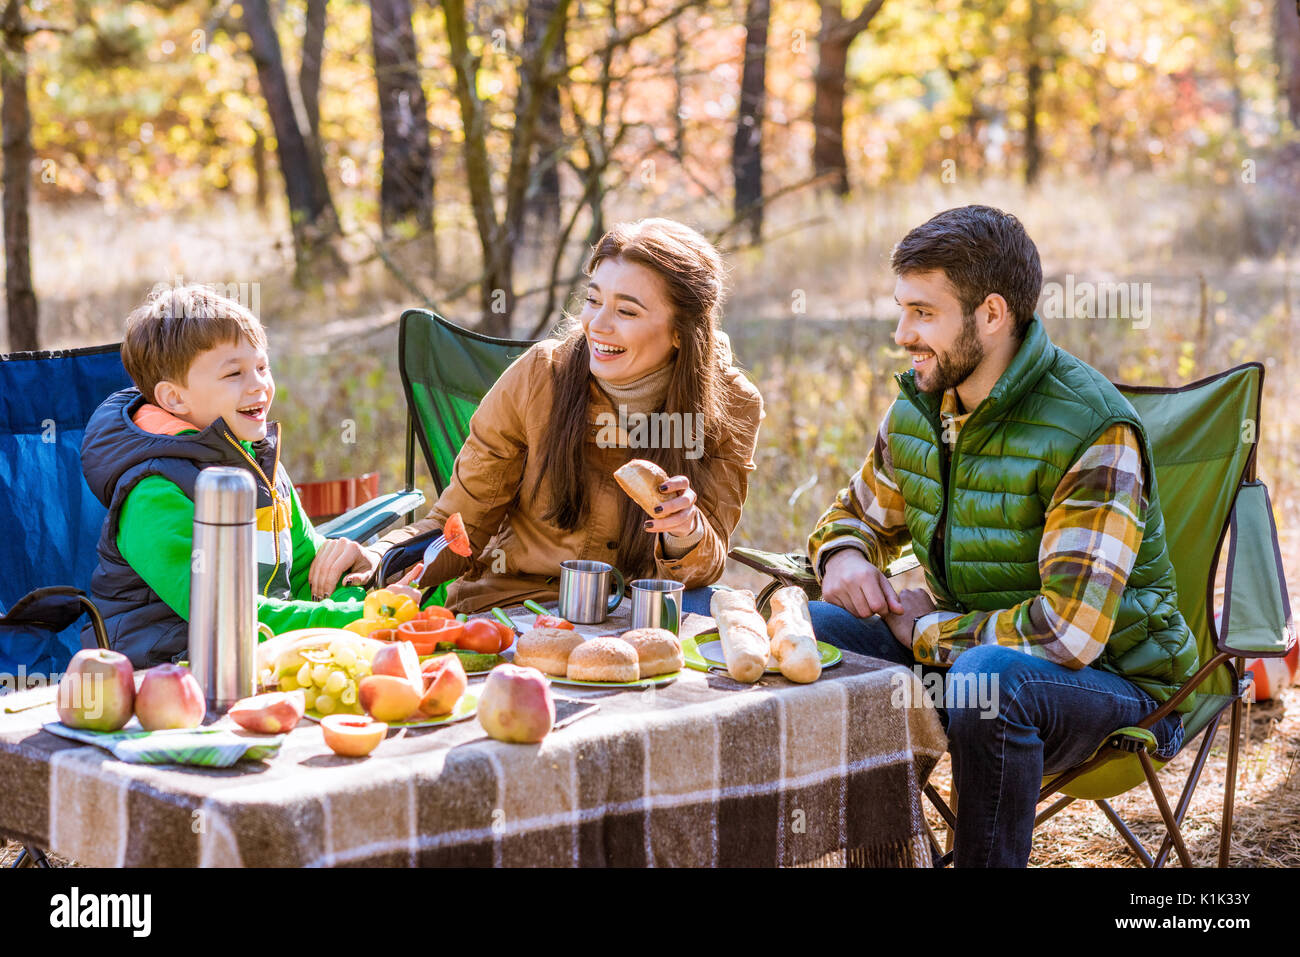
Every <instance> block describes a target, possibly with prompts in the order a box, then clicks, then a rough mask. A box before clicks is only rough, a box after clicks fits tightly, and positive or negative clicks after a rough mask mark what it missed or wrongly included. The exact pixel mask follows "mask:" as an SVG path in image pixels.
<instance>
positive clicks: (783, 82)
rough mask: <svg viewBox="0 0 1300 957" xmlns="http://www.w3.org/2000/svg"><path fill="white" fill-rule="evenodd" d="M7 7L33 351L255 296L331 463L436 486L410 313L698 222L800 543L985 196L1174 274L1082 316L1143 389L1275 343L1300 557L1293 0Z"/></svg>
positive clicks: (539, 327)
mask: <svg viewBox="0 0 1300 957" xmlns="http://www.w3.org/2000/svg"><path fill="white" fill-rule="evenodd" d="M0 25H2V27H3V38H4V73H3V91H2V92H3V132H4V212H5V245H6V306H7V312H6V319H7V321H6V323H5V324H4V326H3V327H0V329H2V330H3V331H0V349H3V350H5V351H9V350H23V349H33V348H59V347H71V346H81V345H90V344H95V343H106V342H113V341H116V340H117V339H118V338H120V333H121V323H122V320H123V318H124V317H125V315H126V314H127V312H128V311H129V310H130V309H131V308H132V307H133V306H134V305H135V304H137V303H138V302H139V301H140V300H141V299H142V298H143V297H144V296H145V295H146V294H147V293H148V291H149V290H150V289H151V288H152V287H154V286H155V285H157V284H159V283H165V284H171V283H181V282H190V281H201V282H213V283H220V284H224V285H225V286H227V288H232V289H233V288H240V289H247V290H248V295H249V296H250V297H254V296H255V297H256V300H255V305H256V306H257V307H258V310H259V312H260V314H261V316H262V318H263V320H264V322H265V323H266V324H267V326H268V329H269V331H270V334H271V338H272V358H273V363H274V368H275V371H276V377H277V382H278V385H279V389H280V392H279V396H278V398H277V411H276V417H278V418H279V419H281V420H282V421H283V422H284V424H285V429H286V437H287V440H286V443H285V448H286V455H287V457H286V465H287V466H288V467H289V469H290V472H291V474H293V475H294V476H295V478H296V479H297V480H299V481H304V480H308V479H313V478H314V479H322V478H339V477H348V476H354V475H359V474H361V473H363V472H369V471H375V470H378V471H379V472H380V473H381V477H382V485H383V486H384V487H385V488H391V487H396V486H397V484H398V483H399V482H400V479H401V462H402V451H403V441H402V436H403V433H404V422H405V413H404V406H403V403H402V399H401V392H400V380H399V378H398V375H397V372H396V368H395V362H396V338H395V332H396V325H395V324H396V320H397V317H398V315H399V314H400V312H401V310H402V309H404V308H408V307H411V306H427V307H430V308H435V309H437V310H438V311H439V312H441V313H442V314H443V315H445V316H447V317H449V318H451V319H453V320H454V321H457V322H459V323H462V324H464V325H469V326H475V327H477V328H480V329H481V330H483V331H485V332H489V333H493V334H497V335H513V336H516V337H530V338H531V337H537V336H541V335H544V334H545V333H546V331H547V330H548V329H549V328H551V327H552V326H553V325H554V324H555V322H556V321H557V319H558V318H559V317H560V315H561V311H562V310H563V309H564V308H565V307H566V304H569V303H571V302H572V301H573V299H574V297H575V293H576V292H577V290H579V289H580V288H581V286H580V283H579V280H580V268H581V264H582V262H583V259H584V256H585V254H586V252H587V251H588V250H589V249H590V245H591V243H592V242H593V241H594V239H595V238H596V237H598V236H599V235H600V233H601V232H602V231H603V229H604V228H606V227H607V226H608V225H609V224H611V223H613V222H616V221H619V220H622V219H628V218H639V217H643V216H649V215H659V216H671V217H676V218H679V219H683V220H685V221H687V222H689V223H691V224H692V225H695V226H696V227H698V228H699V229H701V230H702V231H703V232H705V233H706V235H709V236H710V237H711V238H713V239H715V240H716V241H717V242H718V243H719V245H720V246H721V247H722V248H723V250H724V252H725V255H726V258H727V260H728V263H729V266H730V269H731V276H730V294H729V300H728V304H727V310H726V317H725V320H724V328H725V329H726V331H727V332H728V334H729V335H730V337H731V340H732V343H733V347H734V349H735V352H736V355H737V358H738V360H739V361H740V362H741V363H742V364H743V365H744V367H745V368H746V369H747V370H748V371H749V373H750V375H751V377H752V378H753V379H754V381H755V382H756V383H757V384H758V385H759V387H760V388H761V389H762V391H763V393H764V396H765V399H766V402H767V413H768V417H767V420H766V422H765V424H764V427H763V430H762V433H761V435H760V449H759V455H758V471H757V473H756V474H755V477H754V482H753V484H752V486H751V492H750V500H749V505H748V506H747V508H746V512H745V517H744V519H743V521H742V524H741V526H740V529H739V531H738V535H737V543H738V544H750V545H758V546H762V547H767V548H774V549H787V548H791V547H799V546H800V545H801V543H802V541H803V538H804V536H805V535H806V533H807V530H808V529H809V527H810V525H811V523H812V521H813V520H814V519H815V517H816V515H817V514H818V513H819V512H820V511H821V509H822V508H824V506H825V505H826V503H827V502H828V501H829V500H830V498H831V496H833V495H834V492H835V491H836V489H837V488H839V487H840V485H841V484H842V483H843V481H844V478H845V476H846V475H847V473H848V471H849V470H850V469H852V468H854V467H856V465H857V464H858V463H859V462H860V459H861V456H862V454H863V453H864V452H865V450H866V448H867V445H868V441H869V437H870V435H871V434H872V432H873V430H874V428H875V424H876V422H877V421H878V418H879V415H880V414H881V412H882V411H883V409H884V407H885V405H886V404H887V402H888V401H889V400H890V398H891V397H892V395H893V391H894V385H893V381H892V375H893V373H894V372H896V371H898V370H899V369H900V368H902V367H903V363H904V360H903V356H902V353H901V351H900V350H898V349H896V348H895V347H894V345H893V342H892V333H893V327H894V321H895V318H896V315H895V312H894V306H893V303H892V288H893V277H892V275H891V274H890V272H889V270H888V266H887V260H888V253H889V249H890V247H891V246H892V245H893V244H894V243H895V242H896V241H897V240H898V239H899V238H901V236H902V235H903V234H904V233H905V232H906V230H907V229H908V228H910V227H911V226H913V225H916V224H917V223H919V222H921V221H923V220H924V219H926V218H928V217H929V216H930V215H932V214H933V213H935V212H937V211H939V210H941V209H944V208H947V207H950V206H955V205H960V204H962V203H967V202H984V203H989V204H991V205H995V206H999V207H1001V208H1005V209H1008V210H1011V211H1013V212H1015V213H1016V214H1017V215H1018V216H1020V217H1021V218H1022V219H1023V220H1024V221H1025V223H1026V225H1027V227H1028V229H1029V231H1030V234H1031V236H1033V237H1034V238H1035V240H1036V241H1037V243H1038V245H1039V248H1040V251H1041V253H1042V257H1043V262H1044V269H1045V273H1046V276H1045V278H1046V279H1047V280H1048V281H1049V282H1062V283H1064V282H1065V281H1066V279H1067V277H1069V278H1070V279H1071V281H1073V282H1076V283H1077V282H1089V283H1094V284H1100V283H1115V282H1125V283H1130V282H1131V283H1139V284H1141V283H1148V284H1150V285H1149V290H1150V292H1149V300H1150V301H1149V302H1148V303H1147V304H1146V305H1147V307H1148V308H1149V312H1150V322H1149V323H1148V324H1146V325H1145V326H1143V324H1142V323H1140V322H1135V321H1133V317H1132V316H1130V315H1128V314H1121V315H1107V314H1104V311H1098V312H1096V313H1093V314H1086V313H1085V314H1078V313H1077V312H1074V313H1072V314H1070V315H1061V316H1047V317H1046V318H1047V321H1048V326H1049V331H1050V332H1051V334H1052V336H1053V337H1054V338H1055V339H1056V340H1057V341H1058V342H1060V343H1061V344H1063V345H1065V346H1066V347H1067V348H1069V349H1071V350H1072V351H1075V352H1077V353H1078V354H1080V355H1082V356H1084V357H1085V358H1086V359H1087V360H1088V361H1089V362H1091V363H1093V364H1094V365H1096V366H1097V367H1098V368H1100V369H1101V370H1102V371H1104V372H1105V373H1106V374H1107V375H1109V376H1111V377H1112V378H1115V379H1118V380H1123V381H1128V382H1137V383H1179V382H1185V381H1189V380H1191V379H1193V378H1197V377H1200V376H1202V375H1205V374H1208V373H1209V372H1212V371H1216V370H1218V369H1221V368H1224V367H1226V366H1228V365H1231V364H1235V363H1238V362H1242V361H1246V360H1251V359H1258V360H1260V361H1263V362H1265V363H1266V365H1267V366H1268V370H1269V371H1268V376H1267V393H1266V400H1265V407H1264V417H1263V424H1262V433H1261V438H1262V441H1263V443H1264V444H1263V446H1262V447H1261V472H1262V473H1263V475H1264V476H1265V478H1266V479H1267V480H1268V481H1270V482H1271V484H1272V486H1273V489H1274V500H1275V503H1276V505H1277V508H1278V519H1279V525H1281V526H1282V527H1283V529H1284V535H1285V536H1286V537H1287V542H1286V547H1287V550H1288V553H1289V554H1290V555H1293V556H1294V555H1295V554H1296V539H1295V534H1294V532H1293V531H1292V530H1293V529H1296V528H1298V527H1300V521H1298V520H1297V519H1300V496H1298V495H1297V491H1298V488H1300V485H1298V483H1297V481H1296V479H1295V475H1296V471H1297V466H1300V452H1298V451H1297V444H1298V443H1297V435H1296V430H1295V429H1294V427H1293V424H1292V418H1293V415H1294V413H1293V411H1292V410H1293V409H1294V408H1295V407H1296V399H1297V397H1298V395H1300V389H1298V388H1297V387H1296V385H1295V383H1294V378H1295V376H1296V373H1297V354H1298V352H1300V318H1297V311H1298V309H1300V301H1298V298H1297V297H1298V295H1300V293H1298V291H1297V286H1298V285H1300V283H1298V282H1297V277H1296V275H1295V267H1296V252H1297V240H1298V234H1297V224H1298V221H1300V212H1298V211H1297V210H1298V207H1300V202H1298V199H1300V143H1298V142H1297V138H1296V132H1297V128H1298V127H1300V18H1298V17H1297V10H1296V4H1295V2H1294V0H1205V2H1176V0H1139V2H1132V0H1098V2H1095V3H1087V2H1082V0H1037V2H1035V0H993V2H989V3H978V4H977V3H969V2H959V0H937V2H933V3H929V2H918V0H869V2H868V3H866V4H865V5H859V4H858V3H857V0H441V2H424V0H372V2H370V3H363V2H358V0H282V2H276V0H242V2H230V0H218V2H213V0H154V2H130V3H118V2H103V0H3V20H2V23H0ZM420 480H421V482H423V483H424V485H425V488H426V492H428V493H430V494H432V492H433V489H432V487H431V485H430V483H429V482H428V478H427V476H426V475H423V473H421V479H420ZM1293 567H1296V566H1295V563H1294V562H1293Z"/></svg>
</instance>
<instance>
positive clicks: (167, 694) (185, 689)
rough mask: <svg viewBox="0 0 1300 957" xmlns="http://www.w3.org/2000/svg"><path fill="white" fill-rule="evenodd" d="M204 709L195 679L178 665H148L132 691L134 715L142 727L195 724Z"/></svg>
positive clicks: (203, 713) (205, 706)
mask: <svg viewBox="0 0 1300 957" xmlns="http://www.w3.org/2000/svg"><path fill="white" fill-rule="evenodd" d="M207 711H208V709H207V705H205V704H204V702H203V689H202V688H200V687H199V682H198V680H197V679H196V678H195V677H194V676H193V675H192V674H190V669H188V668H182V667H181V666H180V665H170V664H168V665H158V666H156V667H153V668H150V669H149V670H148V671H146V672H145V673H144V681H142V682H141V683H140V690H139V691H137V692H136V695H135V716H136V717H137V718H139V719H140V725H141V727H143V728H144V729H145V730H146V731H162V730H165V729H170V728H197V727H198V726H199V725H200V724H202V723H203V716H204V715H205V714H207Z"/></svg>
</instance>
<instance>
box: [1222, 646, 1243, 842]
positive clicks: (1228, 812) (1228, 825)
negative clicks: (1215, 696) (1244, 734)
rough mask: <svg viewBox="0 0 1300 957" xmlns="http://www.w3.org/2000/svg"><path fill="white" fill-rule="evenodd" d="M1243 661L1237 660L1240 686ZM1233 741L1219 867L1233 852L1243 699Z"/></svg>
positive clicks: (1236, 710) (1235, 709) (1235, 707)
mask: <svg viewBox="0 0 1300 957" xmlns="http://www.w3.org/2000/svg"><path fill="white" fill-rule="evenodd" d="M1242 665H1243V661H1242V659H1240V658H1238V659H1237V671H1238V673H1239V674H1238V684H1240V671H1241V668H1242ZM1231 734H1232V741H1231V742H1230V743H1229V744H1228V778H1227V780H1226V781H1224V782H1223V787H1224V792H1225V793H1224V795H1223V823H1222V824H1221V825H1220V827H1219V866H1220V867H1227V866H1228V854H1229V852H1230V851H1231V850H1232V804H1233V801H1234V799H1235V798H1236V796H1237V742H1238V741H1240V740H1241V698H1238V699H1237V700H1236V701H1234V702H1233V703H1232V732H1231Z"/></svg>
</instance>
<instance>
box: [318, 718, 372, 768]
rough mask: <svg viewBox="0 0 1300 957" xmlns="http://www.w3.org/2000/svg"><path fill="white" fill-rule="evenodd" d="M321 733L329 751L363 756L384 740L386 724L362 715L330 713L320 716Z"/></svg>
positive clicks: (350, 756)
mask: <svg viewBox="0 0 1300 957" xmlns="http://www.w3.org/2000/svg"><path fill="white" fill-rule="evenodd" d="M320 729H321V733H322V734H323V735H324V736H325V744H326V746H327V747H329V749H330V750H331V751H333V752H334V753H335V754H337V755H339V756H340V757H344V758H363V757H365V756H366V755H367V754H369V753H370V752H371V751H373V750H375V748H377V747H379V742H380V741H382V740H384V735H386V734H387V733H388V725H387V724H385V723H384V722H382V721H372V720H371V719H370V718H368V717H366V716H364V715H357V714H331V715H329V716H327V717H324V718H321V722H320Z"/></svg>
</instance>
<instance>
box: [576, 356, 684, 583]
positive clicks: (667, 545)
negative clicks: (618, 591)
mask: <svg viewBox="0 0 1300 957" xmlns="http://www.w3.org/2000/svg"><path fill="white" fill-rule="evenodd" d="M672 375H673V367H672V363H669V364H668V365H666V366H664V367H663V368H661V369H656V370H655V371H654V372H651V373H648V374H646V375H644V376H642V377H641V378H639V379H637V380H636V381H635V382H629V383H627V384H626V385H614V384H613V383H611V382H606V381H605V380H604V379H599V378H598V379H596V384H597V385H599V386H600V388H601V391H603V392H604V393H605V394H606V395H607V396H609V397H610V399H612V400H613V402H614V406H615V408H617V407H618V406H623V407H624V408H626V410H627V414H628V415H633V414H638V413H639V414H641V415H645V414H647V413H650V412H655V411H658V410H659V409H660V408H661V407H662V406H663V403H664V398H665V397H666V396H667V395H668V382H669V380H670V379H671V378H672ZM624 439H626V437H624ZM659 537H660V539H661V540H662V543H663V549H664V554H665V555H666V556H667V557H669V558H681V557H682V556H683V555H685V554H686V553H687V552H689V551H690V550H691V549H692V548H694V547H695V546H696V545H697V544H698V543H699V541H700V539H701V538H703V537H704V527H703V525H701V524H700V513H699V511H698V510H697V511H696V513H695V527H694V528H692V529H691V531H690V533H689V534H687V535H684V536H677V535H669V534H667V533H663V534H661V535H660V536H659Z"/></svg>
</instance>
